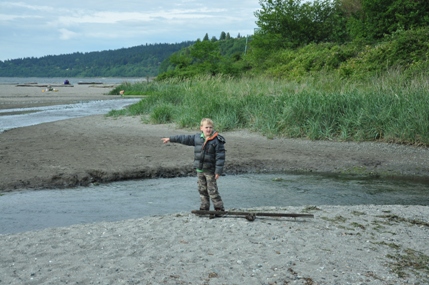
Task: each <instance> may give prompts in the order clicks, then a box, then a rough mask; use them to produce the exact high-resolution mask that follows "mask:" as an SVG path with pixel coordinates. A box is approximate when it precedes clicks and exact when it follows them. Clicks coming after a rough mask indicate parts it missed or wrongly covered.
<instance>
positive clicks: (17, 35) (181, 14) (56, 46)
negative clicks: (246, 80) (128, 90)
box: [0, 0, 259, 60]
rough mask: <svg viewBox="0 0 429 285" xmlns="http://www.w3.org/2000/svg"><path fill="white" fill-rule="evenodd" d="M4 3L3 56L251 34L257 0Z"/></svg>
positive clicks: (0, 6)
mask: <svg viewBox="0 0 429 285" xmlns="http://www.w3.org/2000/svg"><path fill="white" fill-rule="evenodd" d="M64 3H66V2H63V1H54V0H44V1H41V0H23V1H20V2H12V1H2V2H0V30H1V33H0V41H1V42H2V44H1V45H0V60H6V59H14V58H22V57H40V56H44V55H56V54H66V53H73V52H90V51H101V50H108V49H118V48H122V47H132V46H136V45H142V44H146V43H178V42H182V41H188V40H196V39H197V38H203V37H204V35H205V34H206V33H208V34H209V36H210V37H212V36H216V37H219V36H220V33H221V32H222V31H225V32H229V33H230V34H231V36H234V37H235V36H237V35H238V34H241V35H247V34H251V33H253V30H254V28H255V27H256V25H255V21H256V19H255V17H254V12H255V11H256V10H257V9H259V1H258V0H252V1H225V0H220V1H201V0H200V1H194V0H176V1H171V0H159V1H131V0H124V1H112V0H106V1H82V0H77V1H73V2H70V3H68V4H67V3H66V4H64Z"/></svg>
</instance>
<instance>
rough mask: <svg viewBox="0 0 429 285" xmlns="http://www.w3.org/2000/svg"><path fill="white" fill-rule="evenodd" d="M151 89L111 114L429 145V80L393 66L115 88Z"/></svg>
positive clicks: (283, 134)
mask: <svg viewBox="0 0 429 285" xmlns="http://www.w3.org/2000/svg"><path fill="white" fill-rule="evenodd" d="M119 90H125V94H126V95H127V94H132V95H135V94H145V95H148V96H147V97H146V98H144V99H142V101H140V102H139V103H137V104H134V105H132V106H130V107H129V108H128V109H126V110H123V111H112V112H110V113H109V116H119V115H141V116H142V118H144V119H145V120H146V121H148V122H152V123H170V122H174V123H176V124H177V125H178V126H179V127H182V128H196V127H198V123H199V121H200V120H201V118H203V117H210V118H212V119H213V120H214V121H215V123H216V129H217V130H219V131H225V130H233V129H249V130H251V131H255V132H259V133H261V134H263V135H265V136H267V137H270V138H272V137H291V138H308V139H312V140H339V141H385V142H394V143H402V144H414V145H425V146H428V145H429V79H428V78H426V77H424V76H421V77H417V76H416V77H415V78H413V79H409V78H406V77H404V76H402V75H401V73H400V72H396V71H391V72H390V73H389V74H386V75H384V76H381V77H376V78H372V79H371V80H368V81H365V82H356V81H347V80H344V79H341V78H340V77H338V76H335V75H332V74H330V75H328V74H322V73H321V74H319V75H318V76H317V77H315V76H312V77H307V78H305V79H301V80H300V81H299V82H297V81H295V82H294V81H284V80H278V79H270V78H264V77H256V78H242V79H232V78H228V77H224V76H218V77H200V78H198V79H193V80H187V81H186V80H185V81H182V80H174V79H171V80H169V81H163V82H156V81H155V82H151V83H146V82H142V83H134V84H123V85H121V86H118V87H117V88H116V89H114V90H113V91H112V93H118V92H119Z"/></svg>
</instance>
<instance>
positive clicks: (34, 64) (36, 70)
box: [0, 41, 193, 77]
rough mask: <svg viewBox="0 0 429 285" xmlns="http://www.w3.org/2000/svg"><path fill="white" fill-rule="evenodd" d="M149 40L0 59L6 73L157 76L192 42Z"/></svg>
mask: <svg viewBox="0 0 429 285" xmlns="http://www.w3.org/2000/svg"><path fill="white" fill-rule="evenodd" d="M192 43H193V42H192V41H184V42H181V43H175V44H167V43H164V44H146V45H140V46H135V47H130V48H121V49H117V50H106V51H94V52H87V53H82V52H75V53H72V54H62V55H47V56H43V57H40V58H35V57H27V58H19V59H11V60H6V61H0V76H3V77H32V76H37V77H58V76H60V77H99V76H103V77H147V76H150V77H151V76H156V75H158V72H159V67H160V65H161V63H162V62H163V61H164V60H165V59H166V58H168V57H169V56H170V55H171V54H172V53H174V52H176V51H178V50H180V49H182V48H184V47H186V46H189V45H191V44H192Z"/></svg>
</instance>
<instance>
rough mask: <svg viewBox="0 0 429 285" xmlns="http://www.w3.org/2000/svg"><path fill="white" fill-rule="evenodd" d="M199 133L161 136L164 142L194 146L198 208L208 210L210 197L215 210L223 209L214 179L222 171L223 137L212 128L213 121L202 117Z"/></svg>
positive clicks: (223, 155)
mask: <svg viewBox="0 0 429 285" xmlns="http://www.w3.org/2000/svg"><path fill="white" fill-rule="evenodd" d="M200 130H201V133H198V134H195V135H178V136H172V137H169V138H162V141H163V142H164V143H168V142H172V143H180V144H184V145H189V146H194V167H195V168H196V170H197V176H198V192H199V193H200V198H201V206H200V210H210V199H211V201H212V202H213V206H214V209H215V211H225V208H224V206H223V201H222V198H221V197H220V195H219V191H218V187H217V183H216V180H217V179H218V178H219V177H220V175H221V174H222V172H223V165H224V163H225V147H224V144H225V139H224V138H223V137H222V136H221V135H219V134H218V132H215V131H214V129H213V121H212V120H211V119H208V118H204V119H202V120H201V123H200Z"/></svg>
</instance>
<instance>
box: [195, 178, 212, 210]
mask: <svg viewBox="0 0 429 285" xmlns="http://www.w3.org/2000/svg"><path fill="white" fill-rule="evenodd" d="M197 177H198V192H199V193H200V199H201V206H200V210H205V211H208V210H210V196H209V193H208V191H207V180H206V176H205V175H204V173H202V172H197Z"/></svg>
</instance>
